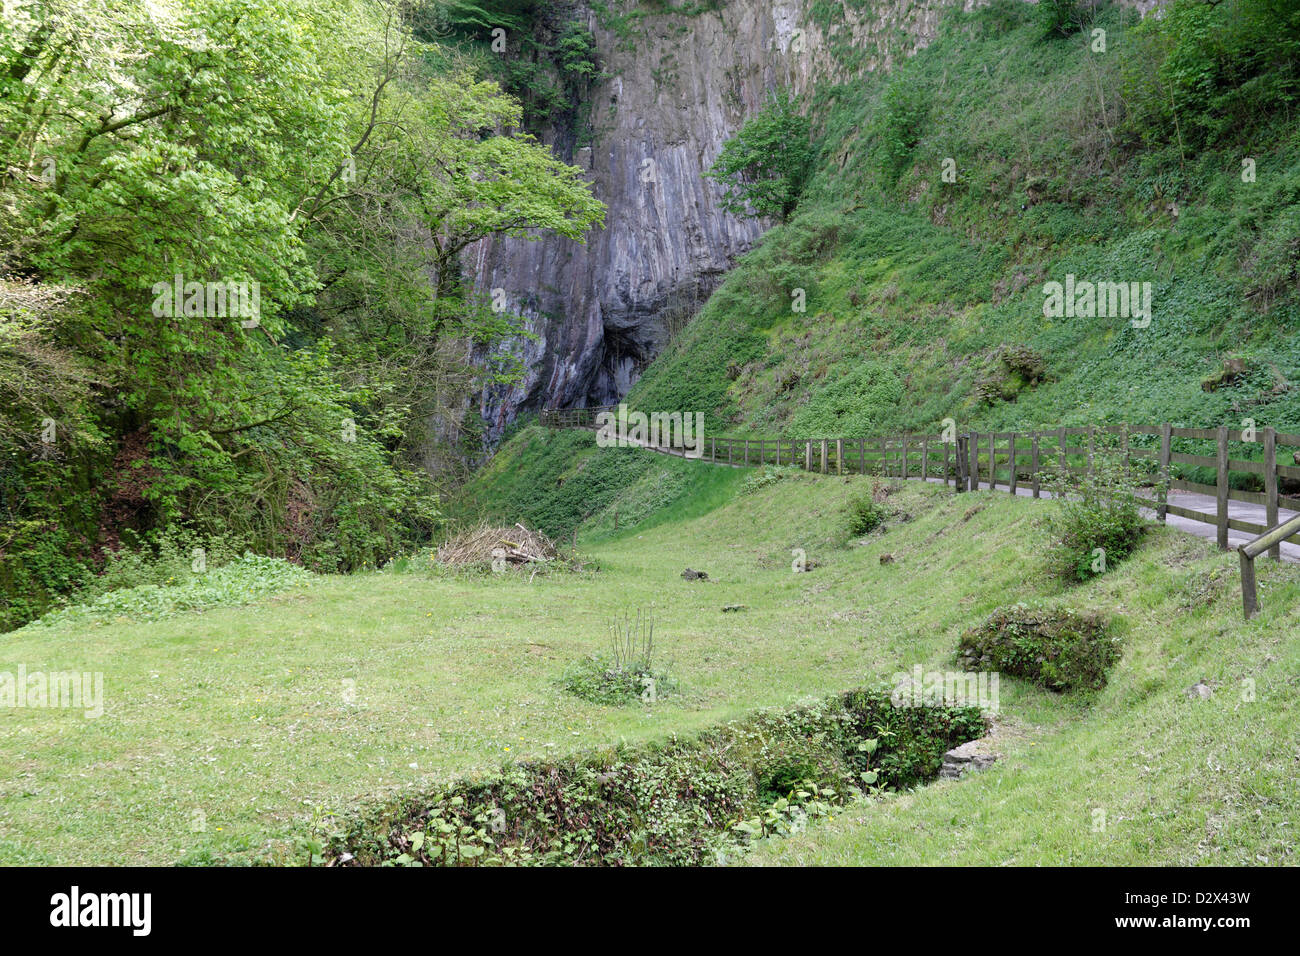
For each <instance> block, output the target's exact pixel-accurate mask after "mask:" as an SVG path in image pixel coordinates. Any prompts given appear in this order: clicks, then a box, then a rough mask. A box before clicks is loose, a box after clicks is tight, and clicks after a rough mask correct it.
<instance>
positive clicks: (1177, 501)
mask: <svg viewBox="0 0 1300 956" xmlns="http://www.w3.org/2000/svg"><path fill="white" fill-rule="evenodd" d="M624 440H625V441H629V442H630V441H632V439H627V438H625V439H624ZM637 444H638V445H639V446H640V447H641V448H644V449H646V450H647V451H653V452H657V453H658V454H660V455H673V456H675V457H677V458H686V457H687V456H686V454H685V452H683V451H680V450H678V449H674V448H663V447H659V446H656V445H651V444H649V443H646V442H638V443H637ZM689 460H692V461H700V462H703V463H704V464H707V465H717V466H718V467H720V468H745V467H757V466H754V465H749V466H746V465H738V464H728V463H727V462H725V461H717V462H715V461H712V460H711V459H708V458H698V459H689ZM812 473H813V474H817V472H812ZM907 480H908V481H920V480H921V477H920V476H919V475H915V476H912V477H909V478H908V479H907ZM926 480H927V481H929V482H932V483H934V484H943V481H942V479H939V478H927V479H926ZM979 490H980V491H990V490H992V491H1000V492H1002V493H1003V494H1007V493H1008V492H1007V488H1006V487H1005V486H1001V487H997V488H994V487H993V486H992V485H990V484H989V483H988V482H987V481H981V482H980V483H979ZM1016 494H1017V495H1018V496H1020V497H1024V498H1029V497H1032V496H1033V492H1032V490H1031V489H1030V488H1026V487H1024V486H1019V487H1017V488H1016ZM1040 497H1042V498H1050V497H1052V495H1051V492H1049V491H1047V490H1046V489H1044V490H1042V491H1041V492H1040ZM1169 503H1170V504H1171V505H1177V506H1178V507H1181V508H1186V509H1188V510H1189V511H1199V512H1201V513H1202V514H1206V515H1209V516H1211V517H1213V516H1214V515H1215V514H1216V512H1217V502H1216V501H1215V499H1214V498H1213V497H1211V496H1210V495H1203V494H1200V493H1199V492H1195V491H1176V490H1171V491H1170V492H1169ZM1142 512H1143V515H1144V517H1147V518H1151V519H1154V518H1155V516H1156V515H1155V510H1154V509H1153V508H1143V509H1142ZM1293 515H1295V512H1294V511H1288V510H1287V509H1285V508H1281V509H1279V510H1278V520H1279V521H1286V520H1287V519H1288V518H1291V517H1292V516H1293ZM1228 516H1229V517H1230V518H1239V519H1241V520H1243V521H1252V522H1254V523H1256V524H1260V525H1264V524H1267V514H1266V512H1265V510H1264V506H1263V505H1256V504H1251V503H1250V502H1246V501H1233V500H1229V502H1228ZM1165 524H1167V525H1168V526H1169V527H1171V528H1176V529H1177V530H1179V531H1183V532H1186V533H1187V534H1192V535H1195V536H1196V537H1198V538H1207V539H1209V540H1211V541H1213V540H1215V538H1216V537H1217V535H1218V529H1217V528H1216V527H1215V525H1214V524H1206V523H1205V522H1201V521H1193V520H1192V519H1191V518H1184V517H1181V516H1180V515H1173V514H1171V515H1166V516H1165ZM1253 537H1255V536H1254V535H1253V534H1251V533H1249V532H1246V531H1234V530H1233V529H1231V528H1229V529H1228V544H1229V546H1230V547H1233V548H1235V547H1237V545H1239V544H1244V543H1245V542H1247V541H1249V540H1250V539H1251V538H1253ZM1281 549H1282V560H1284V561H1290V562H1293V563H1300V544H1290V543H1287V544H1283V545H1282V546H1281Z"/></svg>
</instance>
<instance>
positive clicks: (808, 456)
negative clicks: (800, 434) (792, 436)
mask: <svg viewBox="0 0 1300 956" xmlns="http://www.w3.org/2000/svg"><path fill="white" fill-rule="evenodd" d="M803 470H804V471H812V441H806V442H804V443H803Z"/></svg>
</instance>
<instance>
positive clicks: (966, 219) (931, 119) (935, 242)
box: [460, 3, 1300, 533]
mask: <svg viewBox="0 0 1300 956" xmlns="http://www.w3.org/2000/svg"><path fill="white" fill-rule="evenodd" d="M1184 7H1187V8H1188V9H1190V5H1184ZM1268 9H1269V8H1268V6H1267V4H1264V5H1262V6H1260V7H1259V9H1258V10H1257V11H1256V13H1257V16H1256V17H1255V18H1254V19H1249V18H1247V19H1242V20H1238V21H1235V22H1237V24H1238V25H1237V27H1236V28H1235V32H1234V33H1232V34H1226V35H1225V34H1223V33H1221V32H1220V33H1216V34H1215V35H1216V36H1223V37H1224V40H1223V42H1222V43H1221V45H1220V46H1219V47H1218V48H1216V49H1214V50H1209V51H1205V53H1204V55H1205V57H1206V59H1207V60H1212V59H1214V57H1218V60H1215V62H1216V63H1219V69H1220V71H1221V72H1222V71H1225V70H1226V69H1227V67H1226V66H1224V65H1223V63H1224V62H1229V61H1230V58H1231V55H1232V51H1234V50H1237V51H1238V52H1239V51H1240V46H1239V45H1240V44H1246V43H1249V42H1251V41H1252V38H1257V37H1258V35H1259V34H1260V33H1261V32H1262V31H1264V30H1267V29H1268V27H1267V24H1268V23H1269V22H1270V21H1269V20H1268V19H1267V17H1266V16H1265V14H1267V12H1268ZM1180 11H1181V12H1182V13H1184V14H1186V13H1187V10H1184V8H1183V7H1178V8H1176V9H1175V10H1174V11H1173V12H1172V13H1171V14H1170V17H1169V18H1168V19H1166V20H1161V21H1158V20H1154V19H1148V20H1146V21H1141V22H1139V21H1138V19H1137V14H1136V13H1135V12H1134V11H1133V10H1132V9H1129V8H1126V7H1123V6H1106V7H1103V8H1101V9H1099V10H1098V11H1097V13H1096V15H1095V21H1094V20H1092V19H1090V20H1089V21H1088V23H1087V24H1086V25H1085V27H1084V28H1081V29H1080V30H1078V31H1075V32H1071V33H1070V34H1069V35H1068V36H1061V35H1050V36H1046V35H1045V34H1044V30H1043V27H1042V21H1041V19H1040V18H1039V17H1038V16H1037V15H1036V11H1035V10H1034V9H1033V8H1026V7H1024V5H1021V4H1016V3H995V4H992V5H990V6H988V7H986V8H981V9H978V10H976V11H974V12H971V13H963V12H961V11H957V10H952V11H947V12H946V13H945V14H944V15H943V17H942V18H941V20H940V24H939V28H938V30H937V36H936V38H935V39H934V41H933V42H931V43H930V44H929V45H928V46H927V47H925V48H924V49H923V50H921V51H919V52H918V53H916V54H915V55H914V56H913V57H911V58H910V59H906V60H902V61H900V62H897V63H896V64H895V65H894V67H893V69H892V70H891V71H889V72H887V73H883V72H878V73H871V74H869V75H868V76H867V77H866V78H865V79H863V80H858V81H855V82H853V83H851V84H846V85H835V84H822V85H819V86H817V87H816V88H815V91H814V92H813V93H812V94H810V95H809V96H808V97H807V103H808V110H809V113H810V115H811V117H812V118H813V143H814V146H815V148H816V149H815V156H816V161H815V166H814V170H813V172H812V175H811V177H810V181H809V184H808V186H807V188H806V190H805V192H804V195H803V197H802V199H801V200H800V202H799V204H798V206H797V209H796V210H795V212H794V214H793V216H792V217H791V219H790V221H789V222H788V223H785V224H777V225H775V226H774V227H773V228H772V229H771V230H770V231H769V232H767V233H766V234H765V235H764V237H763V239H762V240H761V242H760V244H759V245H758V247H757V248H756V249H755V250H754V251H753V252H751V253H749V254H748V255H746V256H744V257H743V258H742V259H741V260H740V261H739V262H738V264H737V265H736V267H735V269H734V270H732V271H731V272H730V273H728V274H727V276H726V278H725V280H724V281H723V282H722V284H721V285H720V287H719V288H718V289H717V291H716V292H714V293H713V295H712V296H711V297H710V298H709V299H708V301H707V302H706V303H705V304H704V306H703V307H702V308H701V310H700V311H699V312H698V313H697V314H696V315H695V317H694V318H693V319H692V320H691V322H690V323H689V324H688V325H687V326H686V327H685V328H684V330H683V331H682V332H681V333H680V334H678V335H677V336H676V337H675V338H673V339H672V340H671V342H670V343H669V344H668V346H667V348H666V349H665V351H664V352H663V354H661V355H660V356H659V357H658V358H657V359H655V361H654V362H652V363H651V364H650V365H649V366H648V368H647V369H646V371H645V373H644V375H643V376H642V377H641V378H640V380H639V381H638V382H637V383H636V384H635V385H634V386H633V387H632V388H631V390H630V392H629V393H628V395H627V396H626V399H625V400H626V401H627V402H628V403H629V404H630V405H631V406H633V407H636V408H640V409H642V410H645V411H654V410H673V411H684V412H696V411H698V412H703V413H704V414H705V416H706V417H705V421H706V429H707V431H708V432H709V433H710V434H732V435H755V436H768V437H771V436H778V435H785V436H809V435H815V436H826V435H844V436H873V435H881V434H897V433H900V432H903V431H911V432H914V433H921V434H924V433H931V434H936V433H937V432H938V431H939V429H940V426H941V422H942V421H943V420H944V419H946V418H951V419H953V420H954V421H955V422H956V423H957V427H958V428H959V429H961V430H966V429H976V430H1006V429H1012V428H1016V429H1026V428H1033V427H1053V426H1062V425H1064V426H1088V425H1094V426H1102V425H1109V424H1120V423H1124V422H1129V423H1134V424H1152V423H1157V422H1166V421H1168V422H1174V423H1176V424H1179V425H1186V426H1195V427H1210V426H1216V425H1221V424H1223V425H1228V426H1229V427H1230V428H1233V429H1239V428H1242V427H1245V426H1246V425H1248V424H1249V422H1251V421H1253V422H1255V423H1256V425H1257V426H1258V427H1261V428H1262V427H1263V426H1265V425H1272V426H1274V427H1276V428H1278V429H1279V430H1295V427H1296V426H1297V423H1300V389H1297V387H1296V384H1295V382H1296V380H1297V376H1300V273H1297V268H1298V267H1300V266H1298V263H1300V149H1297V146H1300V123H1297V122H1296V121H1295V120H1294V118H1293V117H1292V115H1291V113H1290V110H1289V108H1285V107H1283V108H1277V109H1274V110H1261V109H1259V108H1258V104H1255V105H1256V107H1257V108H1256V109H1254V110H1249V109H1246V108H1245V107H1242V106H1241V105H1240V103H1237V105H1236V108H1237V109H1238V112H1236V113H1232V112H1229V109H1230V107H1232V106H1233V104H1234V102H1235V101H1233V100H1232V98H1231V97H1230V96H1228V95H1227V94H1220V95H1219V97H1218V98H1216V99H1214V100H1213V101H1212V105H1203V109H1204V111H1205V112H1204V114H1203V115H1201V114H1194V110H1193V106H1192V105H1187V106H1185V107H1183V113H1184V114H1188V113H1192V114H1194V115H1201V119H1202V127H1201V128H1200V130H1199V132H1196V133H1194V132H1193V131H1192V130H1187V131H1182V126H1181V124H1179V126H1178V129H1177V130H1176V129H1175V122H1176V120H1175V118H1174V117H1170V116H1166V117H1164V122H1165V124H1166V125H1165V126H1160V125H1159V124H1158V123H1157V122H1156V118H1155V117H1153V116H1151V115H1149V114H1148V112H1145V111H1149V110H1150V109H1152V108H1153V107H1152V106H1151V104H1150V103H1149V102H1148V99H1149V97H1150V95H1151V94H1149V93H1146V92H1142V91H1143V90H1145V89H1146V88H1145V87H1144V86H1143V84H1144V83H1154V82H1157V80H1158V77H1157V78H1155V79H1153V78H1152V76H1151V74H1152V73H1157V74H1158V72H1159V71H1157V70H1156V69H1155V67H1156V66H1157V65H1159V64H1158V62H1153V56H1154V53H1153V51H1165V52H1164V55H1165V56H1167V57H1169V58H1172V57H1174V56H1176V55H1177V56H1183V57H1185V58H1187V59H1190V60H1193V62H1195V60H1194V57H1193V55H1192V54H1193V53H1194V52H1195V51H1196V50H1198V49H1201V47H1200V46H1198V44H1201V43H1202V41H1203V39H1204V36H1205V35H1207V34H1208V33H1209V32H1210V31H1221V30H1223V29H1225V24H1226V23H1227V21H1226V20H1223V19H1222V16H1226V14H1222V15H1220V14H1214V15H1212V16H1211V17H1210V19H1209V20H1207V21H1205V22H1204V23H1202V22H1200V20H1193V21H1192V22H1193V23H1194V25H1195V26H1196V28H1197V32H1193V33H1191V34H1190V36H1189V38H1188V39H1187V40H1185V41H1184V45H1183V46H1182V47H1177V46H1174V48H1173V49H1172V51H1171V50H1170V47H1171V44H1172V41H1171V40H1170V39H1169V36H1168V33H1167V32H1162V31H1168V30H1170V29H1171V27H1170V23H1176V24H1177V25H1178V26H1179V29H1184V28H1186V23H1187V20H1188V17H1187V16H1183V17H1182V18H1181V19H1179V18H1178V17H1177V16H1176V14H1178V13H1179V12H1180ZM1192 13H1195V11H1192ZM1207 16H1208V15H1207ZM1094 22H1095V26H1094V25H1093V24H1094ZM1092 29H1102V30H1105V31H1106V52H1105V53H1096V52H1094V51H1093V50H1092V48H1091V46H1090V44H1089V42H1088V37H1090V36H1091V33H1090V31H1091V30H1092ZM1298 29H1300V28H1298ZM1252 31H1253V32H1252ZM1234 44H1238V46H1234ZM841 52H842V53H843V55H845V56H849V55H850V54H851V51H850V50H848V49H845V50H843V51H841ZM1243 55H1244V54H1243ZM1256 67H1257V68H1258V64H1256ZM1270 68H1271V69H1272V70H1273V71H1274V72H1273V75H1272V76H1271V77H1270V79H1271V81H1272V84H1273V85H1275V86H1282V85H1284V84H1285V83H1286V82H1290V80H1289V79H1288V78H1289V77H1291V71H1292V69H1293V66H1292V65H1287V64H1284V63H1272V65H1271V67H1270ZM1207 69H1208V68H1207ZM1223 82H1224V83H1225V84H1226V81H1223ZM1189 102H1190V100H1189ZM1225 103H1226V104H1227V105H1225ZM1193 135H1196V136H1199V141H1198V142H1197V143H1196V146H1195V148H1191V147H1189V146H1188V145H1187V144H1186V141H1184V142H1183V143H1182V144H1181V145H1180V141H1179V137H1191V136H1193ZM1243 157H1248V158H1249V159H1251V160H1252V161H1253V169H1254V177H1253V180H1252V181H1244V178H1243V162H1242V160H1243ZM949 158H951V159H952V160H953V162H954V164H955V170H956V177H955V178H956V181H955V182H953V183H948V182H945V181H944V171H945V160H946V159H949ZM1245 178H1250V177H1245ZM1067 276H1074V277H1077V279H1078V280H1079V281H1081V282H1082V281H1092V282H1123V283H1150V288H1151V314H1150V316H1149V317H1146V318H1145V319H1144V318H1141V317H1135V316H1132V315H1128V316H1119V315H1112V316H1103V317H1082V316H1080V317H1065V316H1061V317H1059V318H1054V317H1048V316H1045V315H1044V304H1045V301H1046V296H1045V294H1044V286H1045V283H1048V282H1053V281H1055V282H1060V283H1062V284H1064V283H1065V282H1066V281H1067ZM1135 301H1136V300H1135ZM800 306H801V307H802V310H800V308H799V307H800ZM1225 369H1228V370H1229V371H1227V372H1225ZM521 429H522V430H519V431H518V437H516V438H514V439H513V440H511V441H507V442H506V443H505V444H504V446H503V447H502V449H501V451H500V452H499V453H498V454H499V456H503V458H502V460H503V461H504V462H508V463H509V465H508V466H507V465H502V464H494V465H492V466H489V467H488V468H487V469H486V470H485V471H484V472H482V473H480V474H479V475H477V476H475V477H474V479H473V480H472V481H471V482H470V483H469V485H468V486H467V487H466V488H465V489H463V492H462V495H461V498H460V500H461V507H463V508H468V509H469V510H472V511H483V510H484V509H486V510H487V511H489V512H493V513H499V514H506V513H507V512H509V511H510V509H511V508H512V507H516V506H517V507H518V508H520V509H521V511H520V513H521V514H527V515H529V516H530V517H533V518H535V519H536V520H540V521H543V522H544V524H545V526H546V527H548V529H549V530H551V531H552V532H553V533H563V532H565V531H568V530H570V529H572V528H573V527H574V526H575V524H576V523H578V522H580V521H582V520H584V519H585V518H586V517H587V515H589V514H590V513H593V512H595V511H597V510H599V507H598V506H599V505H601V504H603V503H605V502H609V501H613V500H614V498H615V497H616V494H615V492H614V491H613V489H612V488H611V487H610V484H609V482H610V479H609V478H608V476H607V475H606V473H605V470H604V469H603V468H602V467H600V466H597V469H596V470H595V471H593V472H592V473H591V474H590V475H588V474H586V473H578V472H577V469H576V467H575V463H576V462H577V461H578V460H579V459H577V458H574V457H573V454H574V452H573V443H574V442H575V441H576V439H574V438H572V437H569V436H547V435H545V434H543V433H540V432H537V431H535V430H533V429H531V428H528V427H527V426H521ZM556 443H559V444H558V445H556ZM553 446H554V447H559V446H563V447H564V448H565V449H566V451H565V452H564V453H563V455H562V456H560V457H564V458H565V459H566V460H567V461H569V464H568V465H567V466H566V467H569V468H571V469H574V473H575V476H576V477H575V480H576V481H577V482H579V485H578V486H576V487H575V486H573V485H566V486H565V490H564V491H563V495H564V496H567V497H568V498H570V499H572V500H573V501H579V500H581V501H585V502H586V504H584V505H583V507H581V508H577V507H575V508H570V509H568V510H565V511H564V518H563V520H561V519H559V518H553V517H552V516H551V513H550V510H549V509H550V505H542V504H540V500H541V498H539V497H538V496H529V495H523V496H520V495H518V494H514V493H513V492H512V493H511V494H509V495H506V496H504V498H503V497H502V496H500V495H498V494H497V493H496V492H495V491H494V490H493V485H494V482H495V477H494V476H497V475H500V474H504V473H506V472H509V473H510V475H511V477H510V479H509V482H510V487H511V488H512V489H516V488H519V487H523V486H527V485H529V483H530V482H531V481H532V478H531V477H529V476H534V477H536V478H537V479H538V481H539V483H540V491H539V494H540V496H541V497H551V496H554V495H557V494H560V493H559V492H558V491H556V490H555V487H553V486H552V485H551V484H550V482H553V481H556V480H557V479H558V477H559V474H558V472H555V473H554V474H553V473H552V472H553V471H554V466H553V465H552V464H550V462H552V461H553V460H554V459H552V458H551V457H550V455H551V453H550V452H547V453H545V454H544V455H543V457H542V458H539V459H538V460H537V462H536V464H537V469H538V470H537V471H536V472H535V473H534V471H533V458H532V457H531V456H532V455H533V454H540V452H539V449H542V448H548V449H549V448H552V447H553ZM646 467H655V466H649V465H647V466H646ZM658 467H671V466H662V465H661V466H658ZM543 474H545V475H546V476H547V479H546V481H545V482H542V481H541V476H542V475H543ZM627 474H628V475H629V476H634V477H637V478H638V480H639V476H640V474H641V472H640V471H639V470H634V471H629V472H627ZM503 487H504V486H503ZM556 487H558V486H556ZM629 494H631V493H629ZM502 500H509V501H510V502H511V504H510V505H508V506H505V507H504V510H503V509H502V508H499V507H496V504H497V503H499V502H500V501H502ZM566 522H567V523H566Z"/></svg>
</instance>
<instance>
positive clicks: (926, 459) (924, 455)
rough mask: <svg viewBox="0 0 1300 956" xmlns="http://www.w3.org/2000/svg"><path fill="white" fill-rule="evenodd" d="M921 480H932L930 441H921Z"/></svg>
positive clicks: (925, 439)
mask: <svg viewBox="0 0 1300 956" xmlns="http://www.w3.org/2000/svg"><path fill="white" fill-rule="evenodd" d="M921 480H922V481H929V480H930V439H929V438H924V437H923V438H922V439H921Z"/></svg>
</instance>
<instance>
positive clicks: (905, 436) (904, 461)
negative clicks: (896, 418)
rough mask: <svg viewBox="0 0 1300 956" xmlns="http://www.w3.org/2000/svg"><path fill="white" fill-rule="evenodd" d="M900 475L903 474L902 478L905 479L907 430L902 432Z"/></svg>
mask: <svg viewBox="0 0 1300 956" xmlns="http://www.w3.org/2000/svg"><path fill="white" fill-rule="evenodd" d="M902 476H903V479H904V480H906V479H907V432H903V465H902Z"/></svg>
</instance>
